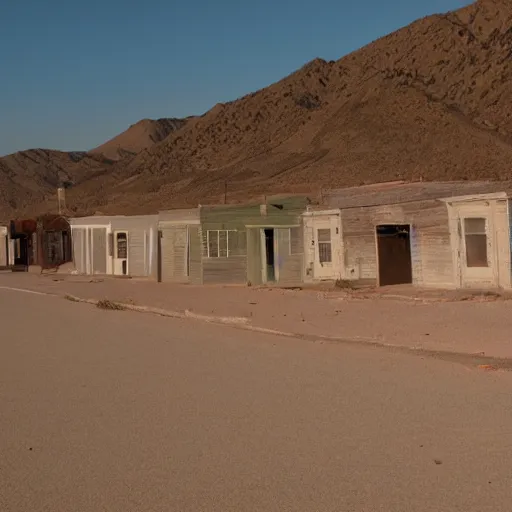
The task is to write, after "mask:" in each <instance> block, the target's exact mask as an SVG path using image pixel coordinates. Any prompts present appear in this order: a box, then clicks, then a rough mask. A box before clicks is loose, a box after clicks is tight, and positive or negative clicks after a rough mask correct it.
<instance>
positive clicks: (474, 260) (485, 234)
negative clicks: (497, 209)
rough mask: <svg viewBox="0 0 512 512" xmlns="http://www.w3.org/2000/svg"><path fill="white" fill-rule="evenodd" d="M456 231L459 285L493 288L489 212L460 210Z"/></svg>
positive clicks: (495, 281) (495, 279) (494, 272)
mask: <svg viewBox="0 0 512 512" xmlns="http://www.w3.org/2000/svg"><path fill="white" fill-rule="evenodd" d="M458 231H459V236H460V238H459V240H460V250H459V257H460V275H461V285H462V286H463V287H478V286H482V287H487V286H497V284H498V272H497V264H496V263H497V261H496V259H497V258H496V247H495V236H494V223H493V218H492V215H491V214H490V211H489V210H483V209H482V211H475V209H473V210H472V211H471V212H469V211H468V212H464V210H461V211H460V217H459V226H458Z"/></svg>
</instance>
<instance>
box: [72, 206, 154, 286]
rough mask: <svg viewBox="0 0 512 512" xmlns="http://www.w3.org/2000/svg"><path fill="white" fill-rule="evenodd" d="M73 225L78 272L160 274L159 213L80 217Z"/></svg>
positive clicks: (74, 256) (120, 274) (136, 274)
mask: <svg viewBox="0 0 512 512" xmlns="http://www.w3.org/2000/svg"><path fill="white" fill-rule="evenodd" d="M70 225H71V232H72V240H73V261H74V263H75V269H76V271H77V272H78V273H80V274H91V275H94V274H99V275H101V274H103V275H116V276H132V277H153V278H155V279H156V278H157V274H158V216H157V215H140V216H124V215H115V216H90V217H80V218H75V219H71V220H70Z"/></svg>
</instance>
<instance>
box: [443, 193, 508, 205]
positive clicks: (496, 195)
mask: <svg viewBox="0 0 512 512" xmlns="http://www.w3.org/2000/svg"><path fill="white" fill-rule="evenodd" d="M493 199H508V194H507V193H506V192H493V193H490V194H471V195H469V196H455V197H444V198H442V199H439V201H442V202H443V203H448V204H449V203H460V202H463V201H491V200H493Z"/></svg>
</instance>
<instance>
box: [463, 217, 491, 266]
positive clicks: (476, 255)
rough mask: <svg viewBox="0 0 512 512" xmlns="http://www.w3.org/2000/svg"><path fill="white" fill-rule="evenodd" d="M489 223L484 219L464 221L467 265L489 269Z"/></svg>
mask: <svg viewBox="0 0 512 512" xmlns="http://www.w3.org/2000/svg"><path fill="white" fill-rule="evenodd" d="M486 228H487V222H486V220H485V219H484V218H468V219H464V242H465V244H466V265H467V266H468V267H488V266H489V261H488V258H487V229H486Z"/></svg>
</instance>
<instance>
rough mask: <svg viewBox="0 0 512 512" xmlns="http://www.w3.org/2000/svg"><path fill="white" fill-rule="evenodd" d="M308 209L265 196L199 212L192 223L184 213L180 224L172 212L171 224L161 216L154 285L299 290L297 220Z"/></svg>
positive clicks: (300, 202) (303, 201)
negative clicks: (291, 287) (157, 278)
mask: <svg viewBox="0 0 512 512" xmlns="http://www.w3.org/2000/svg"><path fill="white" fill-rule="evenodd" d="M308 204H309V200H308V199H307V198H306V197H303V196H271V197H267V198H266V199H265V201H264V202H263V201H262V202H254V203H252V204H237V205H218V206H200V207H199V208H198V209H197V210H195V215H194V217H195V218H194V220H192V219H191V218H190V211H189V213H188V214H187V215H188V217H185V216H183V220H182V221H181V220H180V217H181V216H182V215H181V212H183V213H185V211H183V210H182V211H181V212H180V211H179V210H176V212H175V213H174V214H173V215H172V217H173V218H172V223H171V222H170V221H169V215H170V212H166V214H165V215H162V216H161V221H160V222H159V231H160V240H161V243H160V246H159V252H160V258H159V261H160V268H161V272H160V276H161V279H160V280H162V281H174V282H190V283H194V284H214V283H218V284H251V285H261V284H267V283H275V284H279V285H297V284H300V283H301V282H302V281H303V268H304V247H303V234H302V220H301V215H302V213H304V211H305V209H306V207H307V205H308ZM165 219H167V220H165ZM166 240H167V241H168V242H167V243H166V242H165V241H166ZM162 242H163V243H162ZM178 242H179V243H178ZM178 267H179V268H178ZM162 276H168V277H167V278H162Z"/></svg>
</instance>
